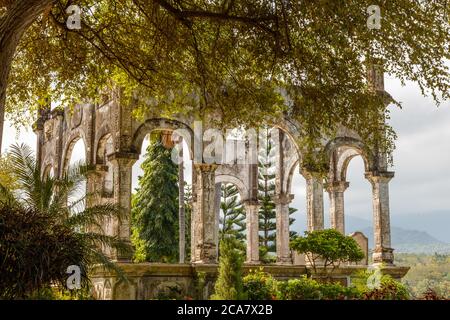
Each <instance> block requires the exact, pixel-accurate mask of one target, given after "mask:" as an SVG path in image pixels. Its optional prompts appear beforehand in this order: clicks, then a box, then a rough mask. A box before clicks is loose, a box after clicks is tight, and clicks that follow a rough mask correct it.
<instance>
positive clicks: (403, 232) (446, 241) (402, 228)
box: [292, 212, 450, 254]
mask: <svg viewBox="0 0 450 320" xmlns="http://www.w3.org/2000/svg"><path fill="white" fill-rule="evenodd" d="M296 219H297V220H296V221H295V223H294V226H293V227H292V228H293V229H295V230H300V231H301V232H302V233H303V231H304V229H305V228H304V226H306V217H305V216H304V215H298V216H296ZM325 225H326V226H327V225H329V219H328V216H327V215H325ZM354 231H361V232H362V233H364V234H365V235H366V236H367V237H368V238H369V247H370V248H372V247H373V224H372V221H371V220H368V219H363V218H359V217H356V216H350V215H346V216H345V232H346V234H349V233H351V232H354ZM391 237H392V238H391V240H392V247H393V248H394V249H395V251H394V252H405V253H429V254H433V253H434V252H438V253H450V212H431V213H428V214H411V215H393V216H392V217H391Z"/></svg>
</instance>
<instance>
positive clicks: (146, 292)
mask: <svg viewBox="0 0 450 320" xmlns="http://www.w3.org/2000/svg"><path fill="white" fill-rule="evenodd" d="M119 265H120V267H121V268H122V270H123V271H124V273H125V275H126V277H127V279H128V281H123V280H120V279H119V278H118V277H117V275H116V274H114V273H113V272H110V271H105V270H101V269H98V270H95V271H94V274H93V276H92V277H91V280H92V284H93V286H94V295H95V297H96V298H97V299H102V300H149V299H157V298H158V297H161V295H166V294H168V293H170V292H171V291H173V290H176V291H178V292H180V293H181V295H182V296H183V297H193V298H197V299H198V298H202V299H207V298H208V297H209V296H210V295H211V294H212V292H213V288H214V281H215V279H216V276H217V268H218V265H217V264H208V265H204V264H198V265H195V264H194V265H191V264H162V263H120V264H119ZM259 268H262V269H263V270H264V271H265V272H268V273H270V274H271V275H273V276H274V277H275V278H276V279H278V280H287V279H295V278H298V277H300V276H302V275H304V274H313V273H314V272H313V270H312V268H311V267H309V266H305V265H276V264H273V265H267V264H265V265H257V264H256V265H245V266H244V273H246V272H248V271H249V270H255V269H259ZM366 268H367V266H343V267H340V268H339V269H336V270H335V271H333V279H335V280H336V281H338V282H341V283H342V284H345V285H348V284H349V283H350V282H351V277H352V275H355V274H356V273H357V272H358V271H361V270H365V269H366ZM382 270H383V273H385V274H389V275H391V276H392V277H393V278H394V279H398V280H399V279H401V278H402V277H404V276H405V274H406V273H407V272H408V270H409V267H398V266H387V267H383V269H382ZM321 275H323V269H321V268H320V267H319V268H317V273H316V274H314V276H315V277H320V276H321Z"/></svg>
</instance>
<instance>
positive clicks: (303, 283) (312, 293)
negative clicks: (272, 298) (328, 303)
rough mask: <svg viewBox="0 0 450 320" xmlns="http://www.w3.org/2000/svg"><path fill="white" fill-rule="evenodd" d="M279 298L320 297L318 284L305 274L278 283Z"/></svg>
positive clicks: (310, 298) (304, 298)
mask: <svg viewBox="0 0 450 320" xmlns="http://www.w3.org/2000/svg"><path fill="white" fill-rule="evenodd" d="M278 290H279V293H278V298H279V299H280V300H317V299H320V298H321V292H320V284H319V283H318V282H317V281H316V280H313V279H310V278H307V277H306V276H303V277H301V278H300V279H293V280H288V281H283V282H280V283H278Z"/></svg>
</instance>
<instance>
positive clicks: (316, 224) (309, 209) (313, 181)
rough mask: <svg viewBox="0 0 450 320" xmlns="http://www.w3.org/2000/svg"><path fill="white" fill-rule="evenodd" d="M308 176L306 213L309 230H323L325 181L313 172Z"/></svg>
mask: <svg viewBox="0 0 450 320" xmlns="http://www.w3.org/2000/svg"><path fill="white" fill-rule="evenodd" d="M305 178H306V213H307V223H308V231H314V230H323V228H324V216H323V182H322V180H320V179H319V178H317V177H315V176H314V175H312V174H309V173H307V174H305Z"/></svg>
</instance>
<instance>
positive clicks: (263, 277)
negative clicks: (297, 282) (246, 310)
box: [244, 269, 277, 300]
mask: <svg viewBox="0 0 450 320" xmlns="http://www.w3.org/2000/svg"><path fill="white" fill-rule="evenodd" d="M244 292H245V294H246V296H247V298H248V299H249V300H273V299H276V296H277V281H276V280H275V279H274V278H273V277H272V276H271V275H270V274H268V273H266V272H264V271H263V270H262V269H259V270H250V272H249V274H248V275H246V276H245V277H244Z"/></svg>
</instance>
